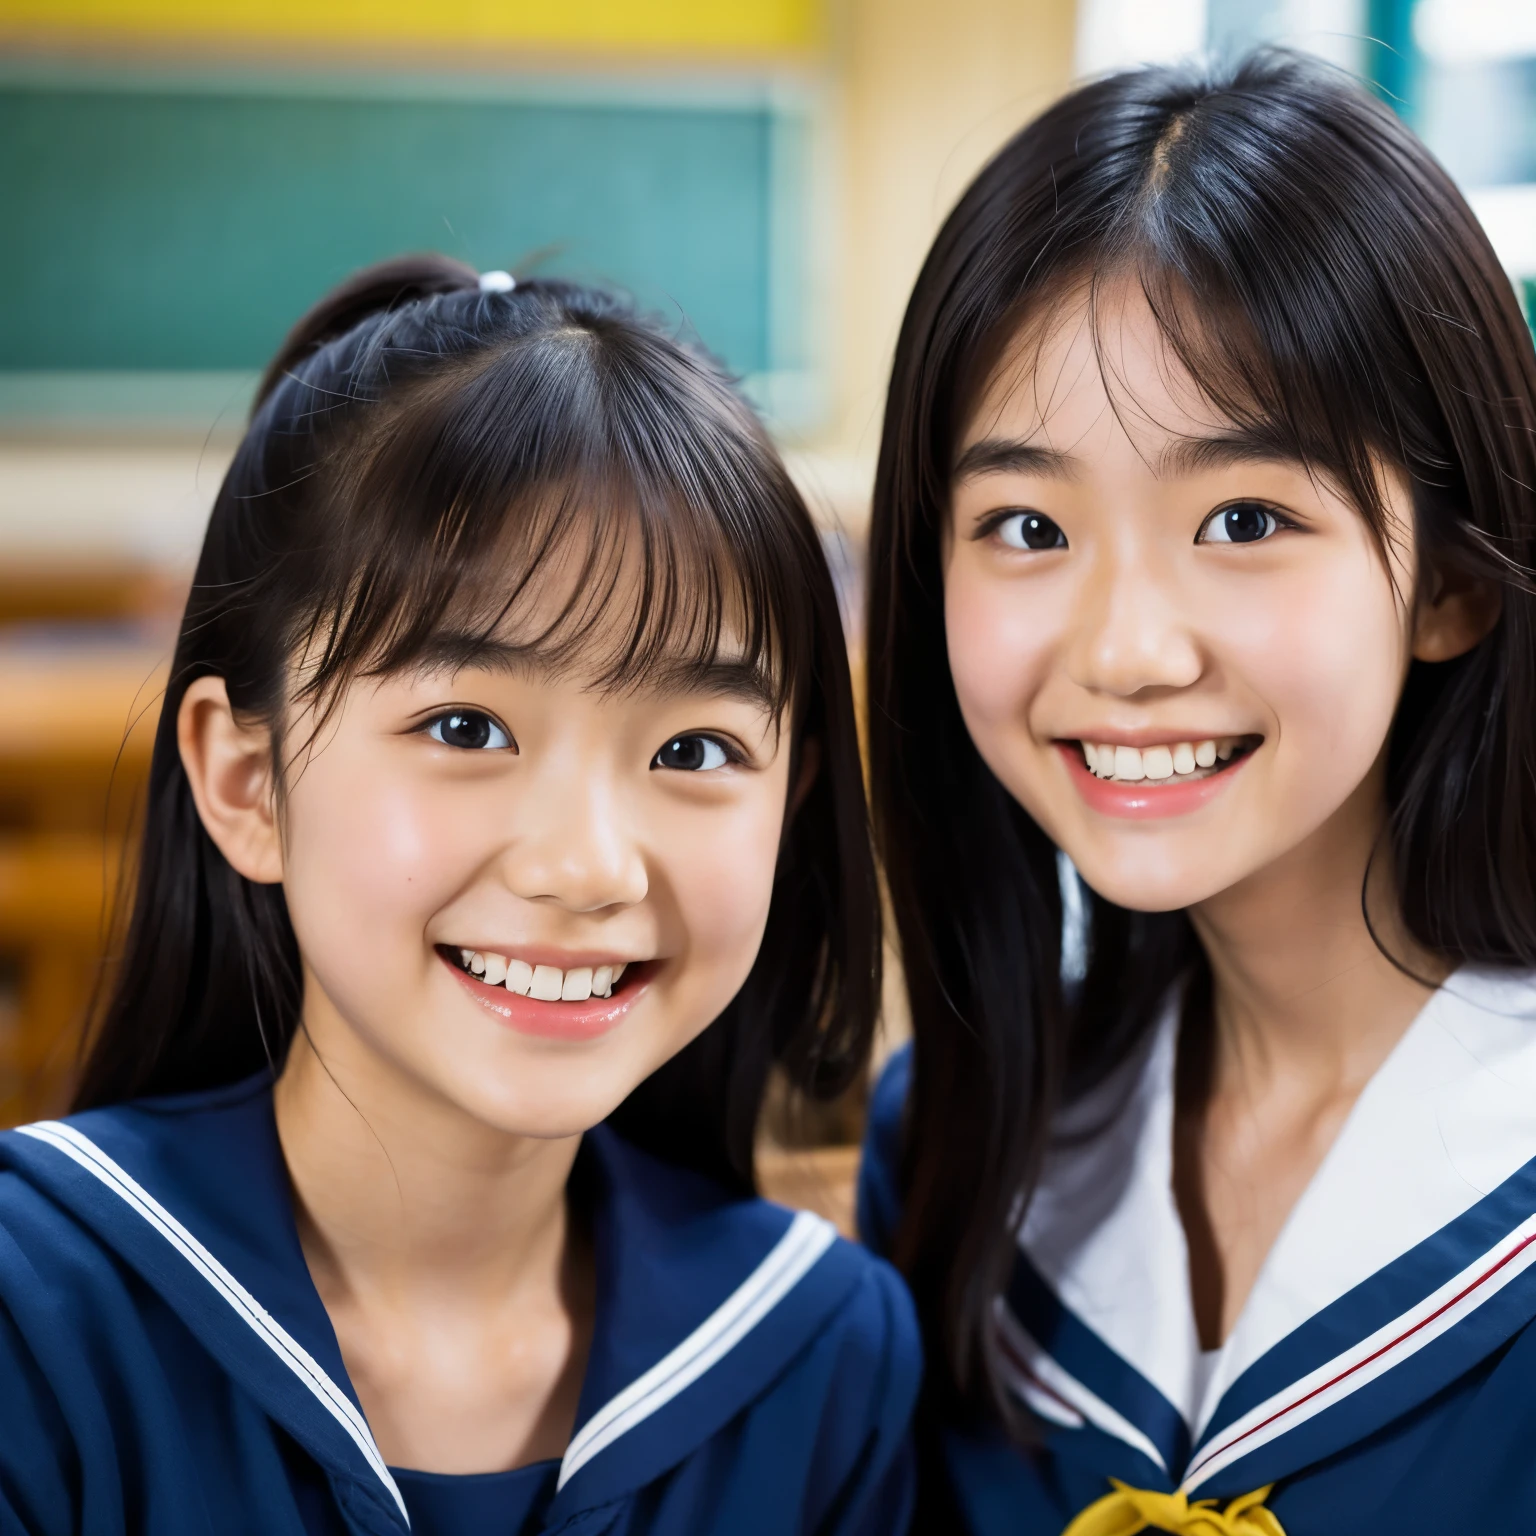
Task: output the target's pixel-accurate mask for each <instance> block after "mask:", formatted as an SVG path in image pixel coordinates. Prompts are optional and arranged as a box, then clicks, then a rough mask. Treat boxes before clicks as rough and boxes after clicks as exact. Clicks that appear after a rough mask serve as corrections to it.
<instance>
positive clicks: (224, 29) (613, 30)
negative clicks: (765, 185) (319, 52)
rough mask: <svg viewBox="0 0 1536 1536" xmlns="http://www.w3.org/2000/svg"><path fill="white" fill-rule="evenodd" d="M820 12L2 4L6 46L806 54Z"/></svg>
mask: <svg viewBox="0 0 1536 1536" xmlns="http://www.w3.org/2000/svg"><path fill="white" fill-rule="evenodd" d="M821 14H822V6H821V4H820V0H0V36H4V35H6V34H9V35H10V36H12V37H17V36H26V35H28V34H40V35H45V36H49V37H53V38H59V37H65V38H67V37H71V36H79V37H89V38H99V39H111V38H127V39H134V40H139V41H143V42H146V43H151V44H152V43H157V42H159V43H163V42H167V41H169V42H176V43H181V42H189V41H190V42H195V41H203V42H213V43H218V42H221V41H234V40H239V41H253V42H258V43H266V44H276V45H282V44H285V43H295V44H301V45H302V44H305V43H318V44H325V45H336V44H352V45H359V44H361V45H363V46H367V47H386V48H387V47H390V46H392V45H397V46H398V45H408V44H423V45H426V46H429V47H443V48H449V49H453V48H462V47H465V46H473V45H488V46H492V47H497V48H552V49H559V50H585V49H595V50H598V51H601V52H604V53H627V52H640V53H664V54H673V55H676V54H687V53H689V52H693V51H704V52H726V53H743V52H744V53H761V52H768V53H782V52H798V51H805V50H808V49H811V48H813V47H815V46H816V45H817V44H818V43H819V42H820V40H821V28H820V20H821Z"/></svg>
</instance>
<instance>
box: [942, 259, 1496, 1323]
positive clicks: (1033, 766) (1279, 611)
mask: <svg viewBox="0 0 1536 1536" xmlns="http://www.w3.org/2000/svg"><path fill="white" fill-rule="evenodd" d="M1098 320H1099V332H1098V334H1099V337H1100V339H1101V341H1102V343H1103V348H1104V351H1103V352H1100V351H1098V350H1096V348H1095V344H1094V333H1093V327H1092V326H1091V325H1090V323H1089V317H1088V315H1087V311H1086V298H1085V295H1083V294H1081V293H1080V294H1078V295H1076V296H1073V295H1068V296H1067V297H1066V298H1065V300H1064V301H1063V302H1062V303H1061V304H1060V305H1058V306H1056V307H1054V308H1053V310H1052V311H1051V314H1050V315H1049V316H1048V317H1046V319H1045V320H1044V322H1043V323H1042V324H1041V325H1040V326H1039V327H1037V328H1036V329H1034V330H1032V331H1026V333H1025V334H1024V335H1022V336H1021V337H1020V338H1019V340H1018V343H1017V345H1016V346H1015V347H1014V348H1012V349H1011V350H1010V352H1009V353H1008V354H1007V355H1006V356H1005V358H1004V361H1003V363H1002V365H1001V366H1000V368H999V371H998V374H997V376H996V377H995V378H994V380H993V381H992V383H991V385H990V387H989V388H988V390H987V391H986V392H985V393H984V397H983V399H982V401H981V404H980V406H979V408H978V410H977V412H976V414H975V419H974V420H973V421H972V422H971V423H970V424H969V426H968V428H967V431H966V433H965V435H964V438H963V440H962V442H961V445H960V450H961V451H960V455H959V458H958V463H959V470H958V472H957V477H956V483H955V486H954V489H953V493H952V502H951V516H950V523H949V526H948V529H947V535H946V540H945V551H944V554H945V572H944V582H945V613H946V629H947V638H948V647H949V662H950V668H951V672H952V675H953V677H954V681H955V689H956V694H957V697H958V699H959V703H960V708H961V712H962V714H963V715H964V717H965V721H966V725H967V728H968V729H969V731H970V734H971V737H972V740H973V741H974V742H975V743H976V746H977V749H978V751H979V752H980V753H981V755H982V757H983V759H984V760H985V761H986V762H987V764H988V766H989V767H990V768H991V769H992V771H993V772H994V773H995V774H996V775H997V776H998V778H999V780H1000V781H1001V782H1002V783H1003V785H1004V786H1005V787H1006V788H1007V789H1008V791H1009V792H1010V793H1011V794H1012V795H1013V796H1014V797H1015V799H1017V800H1018V801H1019V802H1020V804H1022V805H1023V806H1024V807H1025V809H1026V810H1028V811H1029V813H1030V814H1031V815H1032V816H1033V817H1034V819H1035V820H1036V821H1037V822H1038V823H1039V825H1040V826H1041V827H1042V828H1044V830H1045V831H1046V832H1047V833H1048V835H1049V836H1050V837H1051V838H1052V840H1053V841H1054V842H1055V843H1056V845H1057V846H1058V847H1060V848H1062V849H1064V850H1065V851H1066V853H1067V854H1068V855H1069V857H1070V858H1071V859H1072V861H1073V863H1074V864H1075V865H1076V867H1077V869H1078V870H1079V872H1080V873H1081V875H1082V876H1083V878H1084V880H1086V881H1087V883H1088V885H1089V886H1090V887H1092V888H1093V889H1094V890H1095V891H1098V892H1099V893H1101V894H1102V895H1104V896H1106V897H1107V898H1108V899H1109V900H1111V901H1114V902H1115V903H1117V904H1119V905H1121V906H1124V907H1128V908H1131V909H1133V910H1139V911H1147V912H1160V911H1170V910H1175V909H1184V910H1186V911H1188V912H1189V914H1190V917H1191V920H1192V922H1193V923H1194V926H1195V930H1196V933H1197V935H1198V936H1199V939H1200V941H1201V943H1202V945H1203V946H1204V949H1205V952H1206V955H1207V957H1208V959H1209V962H1210V970H1211V980H1212V998H1211V1006H1210V1014H1211V1021H1210V1029H1209V1032H1208V1038H1205V1039H1201V1038H1198V1036H1192V1034H1191V1033H1190V1032H1186V1035H1185V1038H1184V1039H1183V1040H1182V1042H1181V1051H1180V1055H1181V1062H1180V1073H1179V1076H1180V1088H1181V1093H1180V1095H1179V1102H1178V1105H1177V1116H1176V1125H1177V1129H1176V1135H1175V1147H1174V1163H1175V1174H1174V1183H1175V1191H1174V1193H1175V1196H1176V1198H1177V1201H1178V1205H1179V1209H1180V1212H1181V1215H1182V1218H1183V1223H1184V1226H1185V1229H1186V1236H1187V1238H1188V1246H1189V1261H1190V1283H1191V1300H1192V1304H1193V1307H1194V1311H1195V1315H1196V1323H1197V1328H1198V1332H1199V1335H1200V1338H1201V1340H1202V1343H1203V1344H1204V1345H1205V1347H1207V1348H1210V1347H1214V1346H1215V1345H1216V1344H1218V1343H1220V1342H1221V1341H1222V1340H1224V1339H1225V1338H1226V1336H1227V1335H1228V1334H1229V1333H1230V1331H1231V1329H1232V1327H1233V1324H1234V1323H1235V1321H1236V1320H1237V1318H1238V1316H1239V1314H1240V1313H1241V1312H1242V1310H1243V1306H1244V1304H1245V1302H1246V1301H1247V1299H1248V1296H1249V1294H1250V1293H1251V1291H1252V1289H1253V1286H1254V1282H1255V1280H1256V1279H1257V1277H1258V1274H1259V1272H1260V1270H1261V1268H1262V1266H1263V1263H1264V1260H1265V1258H1266V1257H1267V1256H1268V1254H1269V1252H1270V1250H1271V1248H1272V1247H1273V1245H1274V1242H1275V1239H1276V1237H1277V1236H1278V1235H1279V1232H1280V1230H1281V1228H1282V1227H1283V1226H1284V1224H1285V1221H1286V1219H1287V1217H1288V1216H1289V1215H1290V1213H1291V1211H1292V1210H1293V1209H1294V1207H1295V1204H1296V1202H1297V1200H1298V1199H1299V1198H1300V1196H1301V1194H1302V1192H1303V1191H1304V1190H1305V1189H1306V1188H1307V1186H1308V1184H1309V1183H1310V1182H1311V1180H1312V1179H1313V1177H1314V1176H1315V1174H1316V1173H1317V1170H1318V1168H1319V1166H1320V1164H1321V1163H1322V1161H1323V1159H1324V1158H1325V1157H1326V1155H1327V1153H1328V1149H1329V1148H1330V1147H1331V1146H1332V1145H1333V1143H1334V1140H1335V1138H1336V1137H1337V1135H1338V1132H1339V1129H1340V1128H1341V1126H1342V1125H1343V1123H1344V1121H1345V1119H1346V1118H1347V1117H1348V1115H1349V1112H1350V1110H1351V1109H1352V1108H1353V1106H1354V1104H1355V1101H1356V1100H1357V1098H1358V1097H1359V1095H1360V1092H1361V1090H1362V1089H1363V1088H1364V1086H1365V1084H1366V1083H1367V1082H1368V1081H1369V1080H1370V1078H1371V1076H1372V1074H1373V1073H1374V1072H1375V1071H1376V1070H1377V1068H1378V1067H1380V1065H1381V1064H1382V1062H1383V1061H1384V1060H1385V1059H1386V1057H1387V1056H1388V1055H1389V1054H1390V1052H1391V1050H1392V1048H1393V1046H1394V1045H1396V1043H1397V1042H1398V1040H1399V1039H1400V1038H1401V1037H1402V1035H1403V1033H1404V1031H1405V1030H1406V1029H1407V1028H1408V1026H1409V1024H1410V1023H1411V1022H1412V1020H1413V1018H1414V1016H1415V1015H1416V1014H1417V1013H1418V1012H1419V1010H1420V1009H1421V1008H1422V1007H1423V1005H1424V1003H1425V1002H1426V1001H1427V999H1428V997H1429V996H1430V995H1431V992H1432V990H1433V986H1434V985H1436V984H1438V983H1439V981H1441V980H1442V979H1443V976H1444V968H1443V966H1440V965H1438V964H1437V962H1436V961H1435V960H1434V959H1433V958H1432V957H1430V956H1428V955H1425V954H1423V953H1422V952H1420V951H1419V950H1418V948H1417V947H1416V946H1415V945H1414V944H1413V943H1412V941H1411V940H1410V939H1409V937H1408V936H1407V934H1406V933H1405V932H1404V931H1403V928H1402V924H1401V921H1400V919H1399V916H1398V913H1397V911H1396V909H1395V906H1394V898H1393V892H1392V886H1391V880H1390V878H1389V876H1390V870H1389V866H1388V863H1387V861H1386V857H1385V855H1384V854H1383V853H1382V852H1380V851H1379V848H1378V845H1379V844H1380V843H1381V834H1382V829H1383V827H1384V825H1385V821H1386V801H1385V792H1384V783H1385V780H1384V762H1385V754H1386V741H1387V735H1388V732H1389V730H1390V728H1391V722H1392V717H1393V714H1394V712H1395V710H1396V707H1397V701H1398V699H1399V697H1400V695H1401V692H1402V687H1403V683H1404V680H1405V679H1406V677H1407V673H1408V669H1409V666H1410V665H1411V663H1412V662H1413V661H1415V660H1420V661H1431V662H1433V661H1444V660H1447V659H1449V658H1451V657H1454V656H1458V655H1460V654H1462V653H1463V652H1465V651H1466V650H1468V649H1469V648H1470V647H1471V646H1473V645H1475V644H1476V643H1477V641H1478V640H1480V639H1481V638H1482V637H1483V635H1485V634H1486V633H1487V632H1488V630H1489V629H1490V628H1491V627H1492V625H1493V623H1494V621H1495V620H1496V618H1497V616H1498V601H1497V596H1496V594H1495V593H1492V592H1490V591H1489V590H1487V589H1485V588H1481V587H1478V586H1476V585H1473V584H1468V583H1460V584H1458V583H1457V582H1456V581H1455V580H1453V579H1450V578H1447V577H1444V576H1442V575H1441V574H1440V573H1437V572H1435V571H1425V570H1421V569H1420V566H1419V559H1418V555H1417V551H1416V548H1415V542H1414V529H1413V514H1412V500H1411V495H1410V492H1409V488H1408V485H1407V483H1406V481H1405V480H1404V479H1403V478H1402V477H1401V476H1400V475H1399V474H1398V473H1397V472H1396V471H1394V470H1392V469H1391V468H1390V467H1389V466H1387V465H1384V464H1383V465H1381V466H1380V476H1381V485H1382V489H1383V492H1384V495H1385V498H1386V502H1387V516H1388V522H1389V530H1388V532H1389V537H1388V539H1387V544H1386V548H1385V549H1383V547H1382V545H1381V544H1380V543H1379V542H1378V541H1377V540H1376V538H1375V537H1374V536H1373V535H1372V533H1371V532H1370V530H1369V529H1368V527H1367V526H1366V524H1365V521H1364V519H1363V518H1362V516H1361V515H1360V512H1359V509H1358V508H1356V507H1355V506H1354V505H1353V504H1352V503H1351V502H1350V501H1349V500H1348V499H1347V498H1346V496H1345V495H1344V494H1343V492H1342V490H1341V489H1340V488H1339V487H1337V486H1335V485H1333V484H1331V483H1330V482H1329V481H1328V480H1327V479H1326V478H1325V477H1322V476H1320V475H1317V474H1315V473H1313V472H1312V471H1311V470H1310V469H1309V468H1308V466H1306V465H1304V464H1300V463H1297V462H1294V461H1290V460H1287V459H1285V458H1284V457H1283V456H1278V457H1277V455H1276V453H1275V451H1274V450H1273V448H1272V447H1271V446H1269V445H1268V444H1266V443H1265V442H1264V441H1263V440H1262V439H1261V438H1247V439H1245V437H1244V436H1243V433H1242V430H1241V428H1240V427H1239V426H1238V425H1237V424H1234V423H1232V422H1229V421H1226V420H1223V419H1222V418H1221V417H1220V416H1219V415H1218V414H1217V413H1216V412H1215V411H1214V409H1213V408H1212V407H1211V405H1210V404H1209V402H1208V401H1207V400H1206V399H1205V398H1204V397H1203V396H1202V395H1201V393H1200V391H1199V389H1198V387H1197V386H1196V385H1195V383H1194V381H1193V380H1192V379H1190V378H1189V376H1188V375H1187V374H1186V373H1185V372H1184V371H1183V370H1182V367H1181V365H1179V363H1178V362H1177V360H1176V359H1174V358H1173V357H1171V356H1170V355H1169V354H1168V352H1167V351H1166V350H1165V348H1164V345H1163V342H1162V339H1161V336H1160V333H1159V332H1158V330H1157V327H1156V325H1155V323H1154V322H1153V320H1152V318H1151V316H1150V314H1149V312H1148V311H1147V308H1146V305H1145V301H1144V299H1142V297H1141V296H1140V293H1139V291H1138V290H1137V289H1136V287H1135V285H1134V284H1132V283H1127V284H1124V285H1122V286H1121V287H1120V288H1118V289H1113V290H1111V291H1107V292H1105V293H1103V294H1101V298H1100V309H1099V314H1098ZM1103 357H1107V364H1106V366H1105V367H1104V369H1103V370H1102V371H1101V368H1100V361H1101V358H1103ZM1106 375H1108V376H1109V378H1110V382H1109V383H1106ZM1234 508H1236V509H1240V510H1239V512H1238V514H1237V515H1236V518H1235V520H1229V519H1228V513H1229V511H1230V510H1231V509H1234ZM1234 530H1235V531H1234ZM1202 741H1204V742H1206V743H1208V744H1212V743H1218V742H1220V743H1225V744H1227V745H1228V746H1230V747H1232V750H1231V751H1230V752H1229V754H1228V757H1226V758H1219V759H1218V758H1216V757H1215V756H1214V754H1215V752H1216V750H1217V749H1216V747H1215V745H1211V748H1210V750H1211V752H1212V754H1213V756H1212V760H1211V761H1210V762H1208V763H1206V764H1204V765H1197V762H1196V758H1195V756H1194V755H1193V754H1192V753H1191V751H1190V747H1191V744H1196V743H1200V742H1202ZM1085 743H1086V744H1092V745H1093V751H1094V761H1098V760H1099V755H1100V754H1102V753H1105V752H1106V750H1107V752H1108V757H1109V760H1110V762H1111V763H1112V764H1113V763H1115V762H1116V761H1117V754H1118V752H1119V751H1120V749H1122V748H1123V749H1125V751H1126V752H1128V753H1134V754H1135V756H1134V757H1133V758H1131V759H1130V761H1131V762H1132V764H1133V767H1134V769H1135V771H1134V772H1133V775H1132V777H1131V778H1129V779H1125V778H1123V776H1122V774H1121V771H1120V769H1119V768H1118V767H1116V766H1112V767H1111V768H1110V769H1109V770H1108V772H1107V773H1106V774H1101V773H1099V772H1098V771H1097V770H1096V769H1095V768H1094V766H1093V762H1089V761H1088V760H1087V759H1088V754H1087V752H1086V751H1085V748H1084V744H1085ZM1233 744H1236V745H1235V746H1234V745H1233ZM1153 751H1156V752H1158V753H1159V754H1160V755H1161V761H1160V762H1159V763H1158V765H1157V768H1156V771H1154V769H1153V767H1152V766H1147V767H1146V769H1145V774H1144V775H1143V773H1142V772H1141V771H1140V766H1139V765H1141V764H1142V763H1143V761H1144V759H1143V758H1142V756H1141V754H1143V753H1150V752H1153ZM1181 760H1182V761H1183V762H1185V764H1186V766H1185V767H1184V768H1178V767H1176V766H1170V764H1177V763H1178V762H1179V761H1181ZM1156 761H1157V760H1156V759H1153V758H1150V757H1148V758H1146V759H1145V762H1146V763H1148V764H1151V763H1153V762H1156ZM1224 765H1226V766H1224ZM1202 775H1203V776H1204V777H1202ZM1110 778H1113V779H1115V780H1117V781H1120V782H1117V783H1115V784H1110V783H1108V782H1106V781H1107V780H1108V779H1110ZM1180 779H1182V782H1179V780H1180ZM1143 780H1145V782H1143ZM1162 794H1167V795H1171V796H1172V797H1173V798H1172V799H1170V800H1167V801H1164V802H1162V808H1161V809H1159V808H1157V797H1158V796H1159V795H1162ZM1138 797H1139V798H1138ZM1133 802H1136V803H1133ZM1373 849H1377V850H1378V852H1377V856H1376V857H1375V859H1374V860H1373V859H1372V851H1373ZM1368 867H1369V868H1370V869H1371V893H1370V895H1371V900H1370V911H1371V918H1372V922H1373V924H1374V926H1375V929H1376V932H1377V934H1378V935H1379V936H1380V937H1381V939H1382V940H1383V941H1384V942H1385V943H1386V945H1387V946H1388V948H1389V949H1390V950H1391V951H1392V953H1393V954H1394V955H1395V956H1396V957H1397V958H1398V959H1399V960H1400V961H1402V963H1403V965H1404V966H1405V967H1406V968H1407V969H1408V970H1409V971H1411V972H1413V973H1415V976H1416V977H1418V978H1422V981H1421V980H1417V979H1414V977H1411V976H1406V975H1404V974H1403V971H1402V970H1400V969H1398V968H1397V967H1396V966H1394V965H1393V964H1392V963H1391V962H1390V961H1389V960H1388V959H1387V958H1386V957H1385V956H1384V955H1383V954H1382V952H1381V950H1380V948H1379V947H1378V946H1377V944H1376V943H1375V942H1374V941H1373V939H1372V937H1371V934H1370V932H1369V930H1368V928H1367V925H1366V921H1365V919H1364V917H1363V916H1362V913H1361V886H1362V882H1363V880H1364V878H1365V875H1366V870H1367V868H1368ZM1426 983H1428V984H1427V985H1426Z"/></svg>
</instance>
